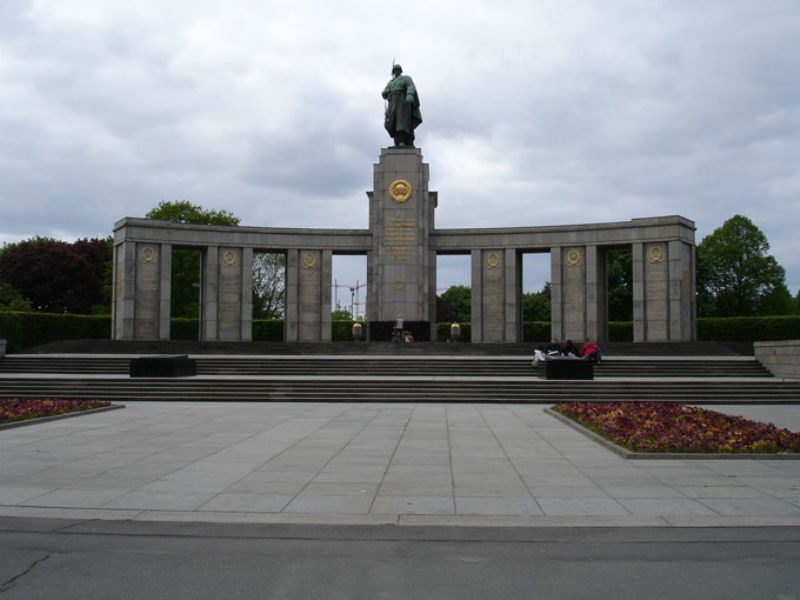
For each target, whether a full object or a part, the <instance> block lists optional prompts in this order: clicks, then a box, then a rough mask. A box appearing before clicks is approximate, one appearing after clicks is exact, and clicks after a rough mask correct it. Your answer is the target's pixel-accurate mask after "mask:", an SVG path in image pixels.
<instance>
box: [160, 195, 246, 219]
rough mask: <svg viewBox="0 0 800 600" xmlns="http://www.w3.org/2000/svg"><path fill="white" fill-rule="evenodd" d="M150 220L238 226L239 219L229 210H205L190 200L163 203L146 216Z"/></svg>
mask: <svg viewBox="0 0 800 600" xmlns="http://www.w3.org/2000/svg"><path fill="white" fill-rule="evenodd" d="M145 216H146V217H147V218H148V219H158V220H159V221H171V222H172V223H191V224H193V225H238V224H239V217H237V216H235V215H234V214H233V213H231V212H229V211H227V210H213V209H210V210H209V209H205V208H203V207H201V206H198V205H196V204H192V203H191V202H189V201H188V200H175V201H166V200H164V201H161V202H159V203H158V206H156V207H155V208H154V209H152V210H151V211H150V212H148V213H147V214H146V215H145Z"/></svg>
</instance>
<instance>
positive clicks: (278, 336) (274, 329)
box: [253, 319, 283, 342]
mask: <svg viewBox="0 0 800 600" xmlns="http://www.w3.org/2000/svg"><path fill="white" fill-rule="evenodd" d="M253 341H254V342H282V341H283V319H255V320H254V321H253Z"/></svg>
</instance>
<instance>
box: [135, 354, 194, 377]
mask: <svg viewBox="0 0 800 600" xmlns="http://www.w3.org/2000/svg"><path fill="white" fill-rule="evenodd" d="M129 373H130V376H131V377H191V376H193V375H197V361H195V359H193V358H189V355H188V354H160V355H153V356H140V357H139V358H133V359H131V364H130V371H129Z"/></svg>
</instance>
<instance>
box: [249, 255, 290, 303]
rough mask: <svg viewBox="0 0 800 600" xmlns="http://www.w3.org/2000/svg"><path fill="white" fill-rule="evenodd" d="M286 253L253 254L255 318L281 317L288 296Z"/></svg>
mask: <svg viewBox="0 0 800 600" xmlns="http://www.w3.org/2000/svg"><path fill="white" fill-rule="evenodd" d="M285 283H286V255H285V254H280V253H277V252H265V253H261V252H257V253H256V254H254V255H253V318H254V319H281V318H283V311H284V306H285V298H286V285H285Z"/></svg>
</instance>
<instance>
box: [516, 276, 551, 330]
mask: <svg viewBox="0 0 800 600" xmlns="http://www.w3.org/2000/svg"><path fill="white" fill-rule="evenodd" d="M522 320H523V321H549V320H550V282H549V281H548V282H546V283H545V284H544V287H543V288H542V289H541V291H539V292H526V293H523V294H522Z"/></svg>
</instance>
